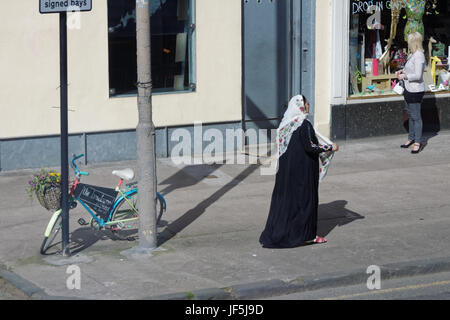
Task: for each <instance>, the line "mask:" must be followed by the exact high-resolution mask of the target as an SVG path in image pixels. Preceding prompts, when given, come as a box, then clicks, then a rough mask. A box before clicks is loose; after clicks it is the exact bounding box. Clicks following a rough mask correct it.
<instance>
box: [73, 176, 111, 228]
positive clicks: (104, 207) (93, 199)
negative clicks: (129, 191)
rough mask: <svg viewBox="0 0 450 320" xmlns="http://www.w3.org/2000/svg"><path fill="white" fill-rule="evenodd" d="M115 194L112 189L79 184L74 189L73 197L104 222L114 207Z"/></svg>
mask: <svg viewBox="0 0 450 320" xmlns="http://www.w3.org/2000/svg"><path fill="white" fill-rule="evenodd" d="M117 193H118V192H117V191H116V190H114V189H110V188H102V187H97V186H92V185H89V184H84V183H80V184H78V186H77V188H76V189H75V192H74V195H75V197H76V198H77V199H79V200H81V201H83V202H84V203H85V204H87V205H88V206H89V207H90V208H91V209H92V210H94V211H95V212H96V213H97V215H98V216H99V217H100V218H102V219H103V220H106V219H107V218H108V214H109V212H110V211H111V209H112V207H113V205H114V201H115V200H116V197H117Z"/></svg>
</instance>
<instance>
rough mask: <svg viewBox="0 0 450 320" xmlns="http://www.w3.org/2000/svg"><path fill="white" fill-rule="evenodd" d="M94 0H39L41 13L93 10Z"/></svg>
mask: <svg viewBox="0 0 450 320" xmlns="http://www.w3.org/2000/svg"><path fill="white" fill-rule="evenodd" d="M91 10H92V0H39V12H40V13H61V12H72V11H91Z"/></svg>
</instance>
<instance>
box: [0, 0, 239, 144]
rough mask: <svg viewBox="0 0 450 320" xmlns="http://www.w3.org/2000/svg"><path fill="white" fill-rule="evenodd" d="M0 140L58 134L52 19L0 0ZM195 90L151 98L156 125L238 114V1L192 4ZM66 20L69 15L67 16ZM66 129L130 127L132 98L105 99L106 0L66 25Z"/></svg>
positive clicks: (29, 6)
mask: <svg viewBox="0 0 450 320" xmlns="http://www.w3.org/2000/svg"><path fill="white" fill-rule="evenodd" d="M2 4H3V7H4V8H8V10H1V11H0V20H1V21H2V22H3V25H2V28H0V72H1V77H0V110H1V117H0V138H3V139H4V138H15V137H25V136H41V135H50V134H59V131H60V128H59V90H58V86H59V31H58V27H59V18H58V15H57V14H50V15H41V14H40V13H39V7H38V5H39V1H37V0H21V1H17V0H2ZM196 9H197V10H196V37H197V41H196V65H197V70H196V73H197V89H196V92H192V93H174V94H161V95H154V96H153V100H152V101H153V121H154V123H155V125H156V126H157V127H161V126H175V125H184V124H192V123H193V122H195V121H202V122H204V123H208V122H225V121H239V120H240V119H241V105H242V102H241V65H242V64H241V1H240V0H227V1H223V0H197V1H196ZM69 19H70V18H69ZM68 50H69V57H68V59H69V132H70V133H75V132H98V131H109V130H122V129H133V128H135V127H136V125H137V99H136V97H123V98H120V97H118V98H109V80H108V28H107V1H106V0H96V1H93V10H92V11H91V12H88V13H81V29H79V30H69V32H68Z"/></svg>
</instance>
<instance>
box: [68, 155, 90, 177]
mask: <svg viewBox="0 0 450 320" xmlns="http://www.w3.org/2000/svg"><path fill="white" fill-rule="evenodd" d="M82 157H84V154H80V155H79V156H77V155H75V154H74V155H73V159H72V168H74V169H75V174H80V175H82V176H88V175H89V172H83V171H80V169H78V166H77V165H76V164H75V160H77V159H80V158H82Z"/></svg>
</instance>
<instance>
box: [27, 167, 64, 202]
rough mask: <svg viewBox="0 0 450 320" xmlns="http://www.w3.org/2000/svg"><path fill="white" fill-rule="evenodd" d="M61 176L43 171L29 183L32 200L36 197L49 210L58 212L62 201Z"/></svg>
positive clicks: (28, 190)
mask: <svg viewBox="0 0 450 320" xmlns="http://www.w3.org/2000/svg"><path fill="white" fill-rule="evenodd" d="M60 181H61V175H60V174H59V173H57V172H53V171H48V170H45V169H41V171H40V172H39V173H36V174H34V175H33V176H32V177H31V179H30V180H29V181H28V188H27V193H28V195H29V196H30V198H32V197H33V195H36V197H37V198H38V200H39V202H40V203H41V205H42V206H43V207H44V208H46V209H47V210H50V209H52V210H56V209H59V207H60V201H61V182H60Z"/></svg>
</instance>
